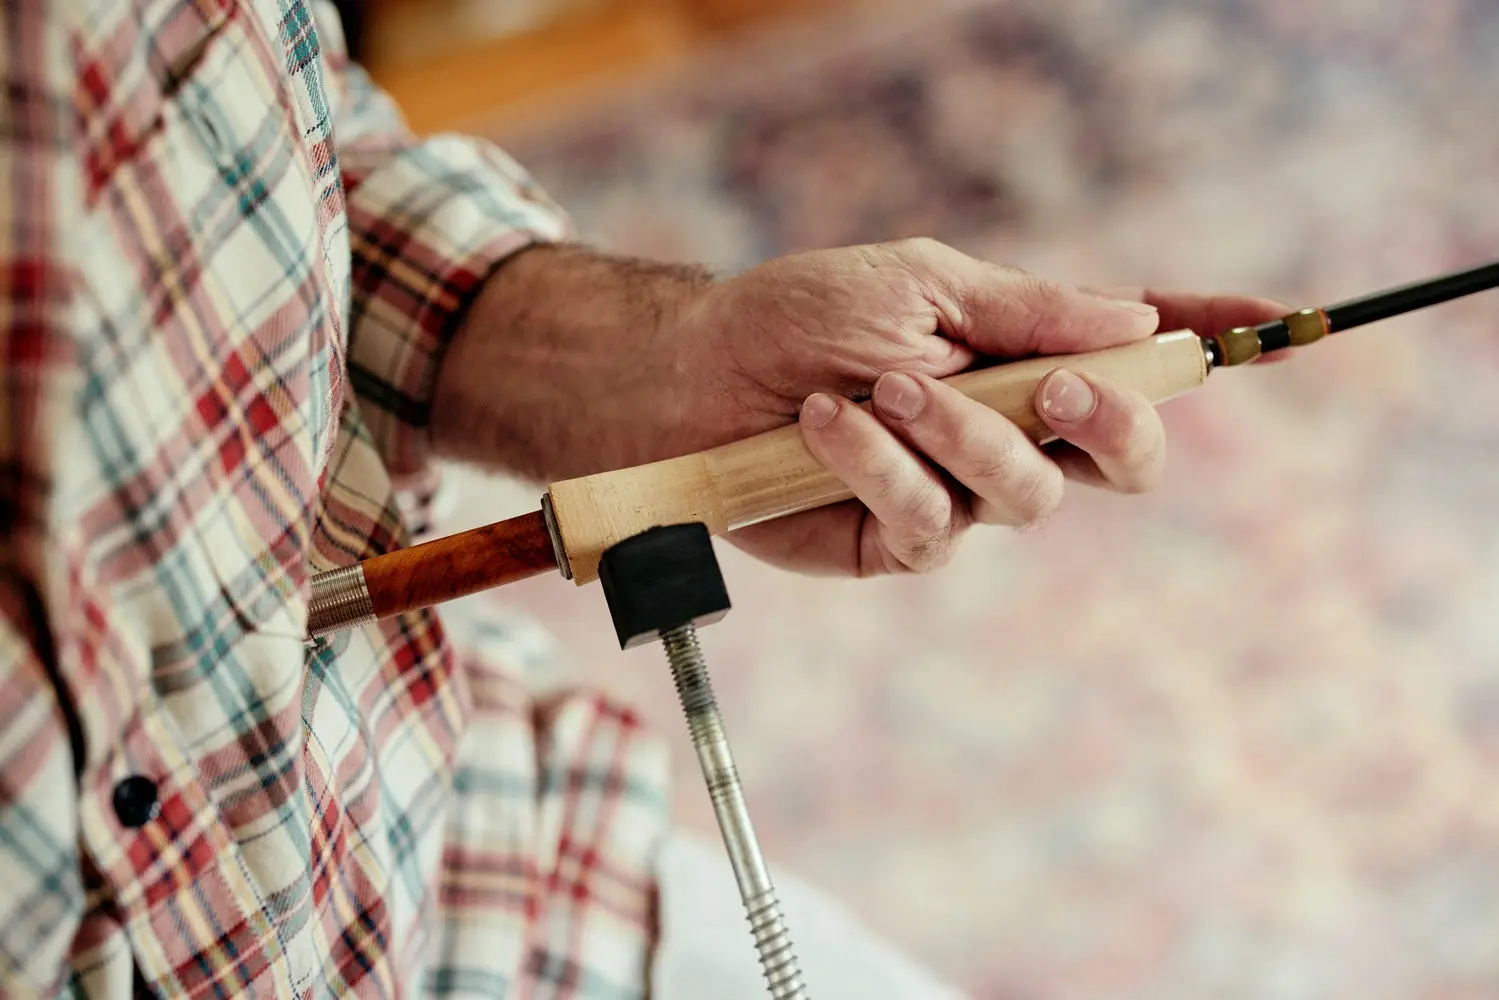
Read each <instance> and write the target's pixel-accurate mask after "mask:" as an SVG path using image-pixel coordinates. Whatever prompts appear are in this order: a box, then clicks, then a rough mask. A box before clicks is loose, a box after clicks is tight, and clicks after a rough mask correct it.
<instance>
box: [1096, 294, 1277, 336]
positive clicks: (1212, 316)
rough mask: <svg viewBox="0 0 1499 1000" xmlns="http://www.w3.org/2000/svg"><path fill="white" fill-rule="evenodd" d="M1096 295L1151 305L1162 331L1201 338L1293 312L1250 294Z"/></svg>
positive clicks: (1270, 300) (1271, 301)
mask: <svg viewBox="0 0 1499 1000" xmlns="http://www.w3.org/2000/svg"><path fill="white" fill-rule="evenodd" d="M1098 294H1099V295H1103V296H1107V297H1109V298H1115V299H1130V300H1133V301H1136V302H1145V303H1148V304H1150V305H1153V306H1155V307H1156V309H1158V310H1159V311H1160V316H1161V329H1162V330H1192V331H1194V332H1195V333H1197V334H1199V335H1201V336H1211V335H1213V334H1215V333H1222V332H1223V331H1225V330H1232V329H1233V328H1234V327H1236V326H1255V325H1257V324H1260V323H1264V322H1266V321H1268V320H1272V319H1278V318H1280V317H1281V316H1284V315H1286V314H1287V313H1290V312H1292V311H1293V310H1292V309H1291V307H1290V306H1288V305H1286V304H1285V303H1283V302H1276V301H1275V300H1274V299H1265V298H1258V297H1256V296H1252V295H1200V294H1197V293H1195V292H1171V291H1164V292H1163V291H1156V290H1154V289H1149V288H1140V287H1138V286H1135V287H1124V286H1121V287H1117V288H1105V289H1100V290H1098Z"/></svg>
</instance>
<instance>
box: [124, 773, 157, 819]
mask: <svg viewBox="0 0 1499 1000" xmlns="http://www.w3.org/2000/svg"><path fill="white" fill-rule="evenodd" d="M114 802H115V815H116V816H118V817H119V818H120V822H121V823H122V824H123V825H125V826H127V827H129V828H130V829H132V830H133V829H135V828H136V827H138V826H145V825H146V824H147V823H149V822H151V821H152V820H153V819H155V818H156V816H157V814H158V813H160V812H161V800H160V799H158V798H157V797H156V782H154V781H152V780H151V779H150V778H146V777H143V776H141V775H139V774H132V775H131V776H130V777H128V778H126V779H125V780H124V781H122V782H120V783H119V784H118V785H115V793H114Z"/></svg>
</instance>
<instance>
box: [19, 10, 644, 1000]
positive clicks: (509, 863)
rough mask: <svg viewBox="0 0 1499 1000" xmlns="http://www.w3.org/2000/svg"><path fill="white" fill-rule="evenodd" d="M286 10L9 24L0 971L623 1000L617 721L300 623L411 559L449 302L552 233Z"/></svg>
mask: <svg viewBox="0 0 1499 1000" xmlns="http://www.w3.org/2000/svg"><path fill="white" fill-rule="evenodd" d="M317 13H318V16H317V17H316V18H314V13H313V11H312V10H311V9H310V8H309V6H308V5H307V3H306V2H305V0H61V2H46V0H8V2H7V3H6V4H5V5H4V8H3V14H0V18H3V30H0V77H3V79H4V83H5V92H4V96H3V97H0V102H3V103H0V108H3V117H0V127H3V133H0V184H3V185H4V191H3V194H0V718H3V719H4V720H5V721H4V724H3V726H0V990H3V993H4V995H5V996H15V997H32V996H38V997H40V996H52V995H56V994H58V993H67V994H70V995H75V996H89V997H128V996H132V995H136V994H137V993H138V991H140V990H141V988H143V987H145V988H148V989H149V990H151V991H153V992H155V993H157V994H160V995H168V996H180V995H186V996H206V997H226V996H242V995H255V996H267V997H321V996H333V995H344V994H356V995H360V996H417V995H432V996H443V997H469V996H472V997H480V996H485V997H494V996H512V995H513V996H517V997H527V998H544V997H559V998H571V997H599V998H604V997H609V998H616V997H619V998H623V997H639V996H643V995H644V994H645V990H646V968H647V962H648V955H649V951H650V946H651V942H652V916H651V905H652V901H653V883H652V875H651V871H652V859H653V857H654V852H655V851H656V848H657V844H658V842H659V840H660V837H661V835H662V833H663V830H664V813H665V810H664V802H663V791H662V789H663V785H664V770H665V769H664V766H663V760H662V754H661V751H660V749H659V747H658V746H657V745H656V744H655V743H654V742H652V741H650V740H648V739H646V738H644V737H643V735H642V734H641V731H640V727H639V725H638V723H637V722H636V720H635V719H633V718H632V717H630V716H629V715H628V714H627V713H624V712H621V711H619V710H617V709H615V708H613V707H611V706H608V705H606V704H603V703H601V702H598V701H596V700H593V699H591V698H588V697H582V696H577V697H567V698H563V699H560V700H556V701H553V702H549V703H547V704H539V703H537V701H536V700H535V699H533V698H532V696H531V695H529V694H528V693H527V691H526V688H525V686H524V684H523V678H522V675H521V673H520V672H519V670H518V668H517V667H516V666H515V665H514V663H513V662H511V663H510V665H509V666H507V665H506V663H507V660H509V659H510V658H509V657H508V656H507V650H508V647H507V644H506V641H505V636H504V635H503V634H498V635H490V636H488V637H482V638H479V639H477V640H476V641H477V642H478V643H479V645H480V646H482V647H483V648H484V650H485V654H484V655H480V654H478V653H476V652H473V651H471V650H468V651H465V650H460V648H459V646H458V644H455V643H454V642H453V641H452V640H451V639H450V638H449V636H448V635H447V634H445V632H444V629H443V623H442V622H440V621H439V620H438V618H437V617H436V616H435V615H433V614H430V613H426V614H413V615H409V616H406V617H404V618H401V619H398V620H394V621H390V622H386V623H383V624H382V625H380V626H378V627H370V628H367V629H364V630H361V631H358V632H356V633H353V634H350V635H346V636H343V637H340V638H338V639H336V640H334V641H332V642H330V643H326V644H324V645H321V646H319V647H316V648H306V647H304V645H303V643H302V640H301V638H300V637H301V635H302V630H303V627H304V624H305V621H306V613H307V585H308V580H309V577H310V575H311V574H312V573H314V572H316V571H319V570H323V569H327V568H331V567H334V566H339V565H344V564H347V563H349V562H352V561H355V560H358V559H361V558H365V557H368V556H371V555H374V554H377V553H380V552H384V551H388V550H390V549H391V548H393V547H396V546H399V545H401V544H403V543H404V542H405V541H406V537H405V529H404V527H403V522H402V518H401V515H400V513H399V510H400V508H399V506H398V504H397V497H398V492H397V491H398V488H399V487H400V486H401V484H402V482H403V481H405V480H407V479H411V480H412V481H418V480H421V479H423V477H425V476H427V475H429V470H428V463H429V457H430V456H429V455H428V444H427V441H426V437H425V433H424V431H425V428H426V426H427V423H428V412H429V407H430V401H431V393H432V387H433V382H434V374H435V372H436V370H437V367H438V365H439V363H440V359H441V355H442V349H443V345H444V343H445V340H446V338H447V337H448V336H450V334H451V332H452V330H453V328H454V326H455V324H456V323H457V321H458V320H459V319H460V318H461V316H462V314H463V312H464V309H465V308H466V305H467V303H468V302H469V301H470V299H471V298H472V296H473V295H474V294H475V292H476V290H477V289H478V288H479V287H480V286H481V285H482V283H483V282H484V280H485V277H486V276H487V275H488V274H489V273H490V272H491V270H492V269H493V268H494V267H495V266H497V265H498V263H499V262H501V261H503V260H504V259H505V258H506V257H507V256H508V255H510V254H512V253H514V252H515V251H516V250H518V249H519V248H521V247H523V246H525V245H527V244H528V243H531V242H534V241H538V240H549V239H555V238H558V237H560V236H562V235H564V234H565V232H566V226H565V222H564V220H563V217H562V215H561V213H560V212H559V211H558V210H557V209H556V207H555V206H553V205H552V204H551V203H550V202H548V201H547V199H546V198H545V197H544V196H543V195H542V194H541V193H540V192H539V191H537V190H536V188H535V187H534V186H533V185H532V183H531V182H530V180H529V179H528V178H527V177H526V175H525V174H524V173H523V172H522V171H521V170H520V168H519V167H517V166H516V164H514V163H513V162H511V161H510V160H509V159H508V158H507V157H505V156H504V155H503V154H502V153H500V152H499V151H497V150H495V149H493V148H491V147H489V146H486V145H484V144H482V143H479V142H475V141H471V140H468V139H460V138H453V137H442V138H435V139H430V140H425V141H418V140H417V139H415V138H414V137H412V136H411V135H409V134H408V133H407V132H406V131H405V130H404V129H403V127H402V126H401V123H400V120H399V117H398V116H397V115H396V113H395V111H394V109H393V108H392V107H391V106H390V104H389V102H388V101H387V100H386V99H385V98H384V97H383V96H382V95H381V94H380V93H379V92H378V91H377V90H376V89H374V88H373V87H372V86H370V84H369V83H368V81H367V80H366V79H365V77H364V76H363V75H362V74H361V72H360V71H359V70H358V69H357V67H353V66H351V65H349V64H348V63H347V61H346V60H345V59H344V58H343V56H342V43H341V40H340V37H339V34H338V26H337V24H336V21H334V20H333V19H331V18H330V17H329V16H327V12H325V11H322V10H319V11H318V12H317ZM130 777H138V778H144V779H148V781H149V782H150V783H151V784H150V785H144V784H143V783H142V782H139V781H138V782H136V783H135V785H134V786H133V787H134V788H135V790H136V791H137V793H138V792H139V790H140V788H141V787H146V788H150V787H153V786H154V789H155V795H154V799H149V800H143V799H142V798H141V796H140V795H139V794H137V795H136V797H135V798H134V799H130V800H126V801H121V800H120V798H119V794H118V792H117V790H119V789H121V788H122V787H127V786H122V785H121V783H122V782H123V781H125V779H127V778H130Z"/></svg>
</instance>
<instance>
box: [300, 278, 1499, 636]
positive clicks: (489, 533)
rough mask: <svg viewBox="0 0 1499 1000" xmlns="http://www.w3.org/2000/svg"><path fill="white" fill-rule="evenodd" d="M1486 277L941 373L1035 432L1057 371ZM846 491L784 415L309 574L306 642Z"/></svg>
mask: <svg viewBox="0 0 1499 1000" xmlns="http://www.w3.org/2000/svg"><path fill="white" fill-rule="evenodd" d="M1496 286H1499V260H1496V261H1493V262H1490V263H1487V264H1482V265H1479V266H1477V267H1472V268H1468V269H1467V270H1463V271H1454V272H1451V273H1449V274H1444V275H1441V276H1438V277H1434V278H1430V279H1428V280H1425V281H1419V282H1414V283H1412V284H1408V285H1402V286H1400V287H1397V288H1390V289H1386V290H1384V291H1380V292H1376V293H1374V294H1372V295H1366V296H1362V297H1360V298H1355V299H1349V300H1348V301H1345V302H1339V303H1337V304H1335V305H1330V306H1324V307H1322V308H1313V309H1303V310H1301V311H1299V312H1294V313H1291V314H1289V315H1287V316H1283V317H1281V318H1280V319H1276V320H1271V321H1270V322H1267V323H1261V324H1259V325H1258V326H1246V327H1237V328H1235V329H1232V330H1229V331H1227V332H1224V333H1218V334H1213V335H1211V336H1199V335H1198V334H1196V333H1194V332H1193V331H1191V330H1177V331H1174V332H1169V333H1161V334H1156V335H1155V336H1153V337H1150V338H1149V339H1147V340H1142V341H1139V342H1138V343H1134V344H1127V345H1124V346H1121V347H1111V348H1106V349H1104V350H1101V351H1092V352H1089V353H1086V354H1073V355H1058V356H1052V357H1044V358H1029V359H1027V360H1024V361H1016V362H1012V363H1009V364H1004V365H999V366H996V367H993V368H986V369H982V370H977V371H968V372H963V373H961V374H959V375H954V376H952V377H950V378H948V379H945V380H944V381H945V382H946V383H947V384H948V385H951V386H953V387H954V388H956V389H958V390H959V391H960V392H962V393H963V394H964V395H967V396H969V397H971V398H973V399H975V400H977V401H978V402H980V403H982V404H984V405H985V406H988V407H989V408H991V409H993V410H995V411H997V412H999V413H1001V414H1003V415H1004V416H1006V417H1008V418H1009V419H1010V420H1012V421H1014V422H1015V423H1016V424H1017V425H1018V426H1019V427H1020V428H1021V429H1022V430H1024V431H1025V432H1026V433H1027V434H1029V435H1030V436H1031V438H1032V439H1033V440H1035V441H1037V442H1044V441H1045V440H1047V438H1048V437H1049V436H1050V429H1049V428H1047V427H1046V425H1045V424H1044V423H1042V421H1041V419H1040V417H1038V416H1037V415H1036V412H1035V409H1034V406H1033V402H1032V400H1033V397H1034V394H1035V390H1036V386H1037V385H1039V384H1040V382H1041V380H1042V379H1043V378H1045V377H1046V376H1047V375H1048V374H1049V373H1051V372H1052V371H1055V370H1056V369H1057V368H1061V367H1067V368H1070V369H1073V370H1075V371H1079V372H1082V373H1084V374H1087V375H1093V376H1098V377H1101V378H1105V379H1108V380H1110V381H1113V382H1117V383H1119V384H1121V385H1127V386H1130V387H1132V388H1134V389H1136V390H1137V391H1139V392H1140V393H1142V394H1143V395H1145V396H1146V397H1147V398H1148V399H1150V400H1151V401H1152V402H1155V403H1159V402H1163V401H1165V400H1166V399H1169V398H1171V397H1172V396H1176V395H1179V394H1181V393H1184V392H1187V391H1189V390H1191V389H1195V388H1197V387H1198V386H1200V385H1202V384H1203V382H1204V381H1205V380H1206V379H1207V376H1208V374H1209V373H1211V372H1212V371H1213V370H1214V369H1217V368H1228V367H1233V366H1236V365H1243V364H1248V363H1249V362H1252V361H1254V360H1255V359H1257V358H1259V357H1261V356H1263V355H1267V354H1273V353H1275V352H1277V351H1283V350H1286V349H1288V348H1292V347H1303V346H1305V345H1307V344H1312V343H1315V342H1316V341H1318V340H1321V339H1322V338H1324V337H1326V336H1328V335H1329V334H1334V333H1340V332H1342V331H1344V330H1351V329H1353V328H1354V327H1358V326H1365V325H1367V324H1370V323H1375V322H1378V321H1380V320H1384V319H1388V318H1390V317H1392V316H1399V315H1401V314H1403V313H1408V312H1412V311H1414V310H1417V309H1425V308H1427V307H1429V306H1434V305H1437V304H1439V303H1442V302H1447V301H1450V300H1452V299H1456V298H1460V297H1462V296H1465V295H1472V294H1473V293H1475V292H1481V291H1486V290H1488V289H1491V288H1494V287H1496ZM861 405H864V406H868V405H869V404H868V403H865V404H861ZM851 496H852V493H851V492H850V491H849V490H848V489H847V487H845V486H844V485H843V484H842V483H841V482H840V481H839V480H837V479H835V478H834V477H833V476H832V474H831V473H829V472H827V471H826V470H825V469H824V468H823V467H822V466H821V465H820V464H819V463H818V462H817V461H816V459H814V458H813V457H812V454H811V452H809V451H808V450H807V448H806V445H804V444H803V443H802V438H801V432H800V430H799V429H798V428H797V426H796V425H795V424H794V423H792V424H788V425H787V426H785V427H781V428H777V429H776V430H772V431H767V432H765V433H763V434H760V435H757V436H755V437H750V438H745V439H743V440H741V441H735V442H732V443H730V444H726V445H722V446H720V447H717V448H712V449H710V450H708V451H704V452H699V453H697V454H693V455H684V456H682V457H679V458H671V459H667V460H665V461H661V462H653V463H651V464H649V465H641V466H635V467H633V468H627V469H619V470H616V471H613V472H604V473H599V474H597V475H592V476H585V477H582V478H578V479H569V480H565V481H562V482H557V483H553V484H551V486H550V487H549V488H548V489H547V491H546V494H545V495H544V496H543V497H542V499H541V509H540V510H538V511H533V512H531V513H528V514H523V515H521V516H519V517H512V518H509V519H508V520H504V521H498V522H496V523H494V524H489V525H485V526H484V527H481V528H474V529H472V530H470V531H464V532H460V533H458V534H454V535H449V536H446V537H444V538H438V539H435V540H433V541H430V542H424V543H422V544H420V545H414V546H411V547H409V548H405V549H400V550H398V551H395V552H391V553H387V554H385V555H380V556H375V557H373V558H370V559H366V560H364V561H363V562H361V563H356V564H354V565H351V566H346V567H343V568H341V569H336V570H331V571H328V572H326V573H320V574H318V575H316V576H314V577H313V578H312V596H311V603H310V606H309V613H308V622H307V634H308V636H309V637H310V638H315V637H318V636H322V635H326V634H328V633H331V632H336V631H339V630H342V629H346V628H352V627H354V626H357V625H363V624H366V623H368V622H371V621H375V620H378V619H381V618H387V617H390V616H392V615H398V614H402V613H405V612H407V611H412V610H415V609H417V608H424V607H430V606H432V605H435V604H441V603H443V602H444V601H451V600H455V599H457V598H460V597H465V596H467V595H469V594H473V593H476V592H478V591H481V590H488V589H491V588H494V587H499V586H502V585H504V584H507V583H512V582H514V581H517V580H523V579H526V578H528V577H533V576H537V575H539V574H541V573H545V572H547V571H549V570H554V569H555V570H558V571H560V572H561V574H562V576H563V577H564V578H566V579H569V580H572V581H574V582H575V583H577V584H578V585H582V584H585V583H589V582H591V581H593V580H595V579H597V578H598V564H599V559H600V557H601V556H602V555H603V553H604V551H605V550H606V549H608V548H609V547H610V546H612V545H614V544H615V543H617V542H620V541H623V540H625V539H627V538H630V537H632V536H634V535H637V534H639V533H640V532H642V531H645V530H646V529H648V528H651V527H655V526H657V525H669V524H680V523H686V522H693V521H700V522H702V523H703V524H705V525H707V527H708V530H709V531H710V532H711V533H712V534H714V535H721V534H724V533H726V532H729V531H734V530H736V529H738V528H744V527H747V526H749V525H752V524H757V523H759V522H761V521H768V520H772V519H774V518H778V517H785V516H787V515H789V514H795V513H799V512H801V511H805V510H811V509H813V508H815V507H822V506H825V505H827V504H831V503H836V502H838V501H840V500H847V499H849V498H850V497H851Z"/></svg>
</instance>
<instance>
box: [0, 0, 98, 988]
mask: <svg viewBox="0 0 1499 1000" xmlns="http://www.w3.org/2000/svg"><path fill="white" fill-rule="evenodd" d="M3 16H4V21H3V27H0V80H3V83H4V90H3V92H0V120H3V121H4V122H5V127H4V129H3V130H0V191H3V192H4V194H3V196H0V202H3V205H0V219H3V224H0V720H3V721H0V984H3V985H0V993H3V994H5V995H6V996H14V997H43V996H52V995H54V994H55V992H56V991H57V990H58V989H59V988H60V986H61V981H62V978H63V976H64V973H65V969H66V963H67V957H68V952H69V949H70V947H71V944H72V941H73V937H74V934H75V932H76V931H77V929H78V926H79V922H80V920H81V919H82V913H83V891H82V885H81V880H80V875H79V856H78V806H79V794H78V785H77V779H76V774H75V767H77V766H78V764H79V762H80V760H81V756H82V752H83V746H82V735H81V732H82V731H81V729H80V728H79V727H78V724H77V717H76V715H74V714H73V710H72V707H71V706H70V705H69V704H67V703H66V702H65V700H64V698H63V696H62V694H61V692H62V691H63V688H62V685H61V682H60V679H59V674H58V667H57V653H56V649H55V647H54V645H53V643H52V637H51V635H50V633H49V629H48V623H47V617H46V615H45V613H44V607H45V606H46V605H47V602H46V601H45V600H44V596H45V595H46V594H47V593H48V591H49V582H50V581H51V578H50V577H49V575H48V574H49V567H55V566H57V565H59V564H60V563H62V562H63V561H65V560H66V559H67V558H68V557H69V555H70V554H69V553H66V552H63V551H61V548H62V546H63V545H64V544H65V541H64V540H62V539H59V538H58V537H56V535H55V534H54V533H52V532H50V531H49V527H50V521H49V518H50V515H49V510H50V509H51V507H52V502H53V497H54V494H55V493H56V492H57V486H56V483H55V474H56V470H55V469H54V468H53V466H52V461H53V457H54V456H55V455H57V454H58V453H59V449H58V448H57V447H56V446H55V436H56V435H58V434H60V433H63V429H64V428H65V427H66V426H67V424H68V421H69V420H71V419H72V412H73V394H72V391H71V383H70V382H69V379H70V373H71V371H72V369H73V365H72V364H71V359H72V358H73V356H74V355H73V350H72V346H71V345H72V344H73V335H72V330H71V323H72V316H73V314H72V311H71V310H72V302H73V299H74V298H75V296H76V292H77V283H76V280H75V278H76V269H74V268H73V267H71V266H70V259H71V255H70V254H69V253H68V252H67V251H66V249H65V248H64V242H65V240H66V239H67V229H68V227H67V225H66V223H65V221H64V219H63V215H64V213H63V210H62V207H61V206H63V205H65V204H69V203H76V201H77V199H78V198H79V192H78V190H77V185H76V182H77V179H78V170H77V164H76V162H75V161H74V159H73V157H72V155H71V152H72V143H73V140H74V138H75V136H74V127H73V119H72V112H73V107H74V105H73V89H72V85H73V74H72V68H71V56H70V54H69V52H68V48H67V39H66V32H65V28H64V25H63V24H62V18H61V17H60V16H57V15H56V13H55V10H54V6H53V5H52V4H49V3H45V2H44V0H19V2H9V0H8V2H7V3H6V5H5V13H4V15H3Z"/></svg>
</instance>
